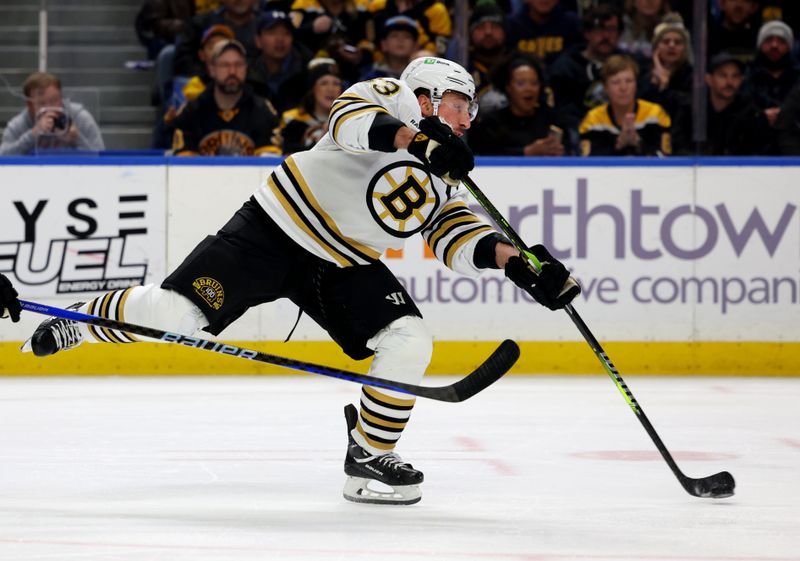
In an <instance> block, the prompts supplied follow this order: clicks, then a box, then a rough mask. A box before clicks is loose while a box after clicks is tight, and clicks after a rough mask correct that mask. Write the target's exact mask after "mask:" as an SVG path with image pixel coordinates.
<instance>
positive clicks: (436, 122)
mask: <svg viewBox="0 0 800 561" xmlns="http://www.w3.org/2000/svg"><path fill="white" fill-rule="evenodd" d="M408 151H409V152H410V153H411V155H412V156H415V157H416V158H417V159H419V160H420V161H421V162H422V163H424V164H425V165H426V166H427V167H428V170H429V171H430V172H431V173H432V174H433V175H438V176H439V177H441V178H442V180H443V181H444V182H445V183H447V184H448V185H453V186H456V185H458V183H459V181H461V179H463V178H464V176H466V175H467V174H468V173H469V172H470V171H472V168H474V167H475V157H474V156H473V155H472V150H470V149H469V146H467V144H466V143H465V142H464V141H463V140H461V139H460V138H459V137H457V136H456V135H455V133H454V132H453V129H451V128H450V125H448V124H447V123H446V122H444V121H443V120H442V119H441V118H439V117H425V118H424V119H422V121H420V123H419V132H418V133H417V134H416V135H415V136H414V138H413V139H412V140H411V144H409V145H408Z"/></svg>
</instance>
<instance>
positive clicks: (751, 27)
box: [708, 0, 759, 63]
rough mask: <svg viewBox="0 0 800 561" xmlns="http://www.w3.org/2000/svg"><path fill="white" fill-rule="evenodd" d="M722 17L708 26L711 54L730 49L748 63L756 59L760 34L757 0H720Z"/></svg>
mask: <svg viewBox="0 0 800 561" xmlns="http://www.w3.org/2000/svg"><path fill="white" fill-rule="evenodd" d="M719 9H720V19H719V20H717V21H715V22H713V23H711V24H710V25H709V29H708V54H709V56H711V57H713V56H714V55H716V54H718V53H721V52H723V51H724V52H726V53H730V54H733V55H735V56H737V57H739V59H740V60H741V61H742V62H744V63H748V62H751V61H752V60H753V58H755V48H754V47H755V44H756V38H757V34H758V19H759V18H758V2H757V1H756V0H719Z"/></svg>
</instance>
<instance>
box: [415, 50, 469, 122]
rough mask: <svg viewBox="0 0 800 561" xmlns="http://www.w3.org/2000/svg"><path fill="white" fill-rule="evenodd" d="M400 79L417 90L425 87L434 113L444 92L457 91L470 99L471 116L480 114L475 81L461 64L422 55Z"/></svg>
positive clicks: (437, 109) (437, 110)
mask: <svg viewBox="0 0 800 561" xmlns="http://www.w3.org/2000/svg"><path fill="white" fill-rule="evenodd" d="M400 79H401V80H402V81H404V82H405V83H406V84H408V85H409V86H410V87H411V89H412V90H413V91H414V92H416V91H417V90H418V89H424V90H425V91H426V92H428V96H429V97H430V98H431V103H433V114H434V115H436V114H438V112H439V102H440V101H442V95H443V94H444V92H457V93H460V94H464V95H465V96H467V99H468V100H469V118H470V120H473V119H474V118H475V117H476V116H477V115H478V100H477V99H476V98H475V81H474V80H473V79H472V76H470V74H469V72H467V71H466V70H464V67H463V66H461V65H460V64H457V63H455V62H453V61H452V60H447V59H446V58H437V57H420V58H417V59H414V60H412V61H411V62H410V63H409V65H408V66H406V69H405V70H403V74H402V75H401V76H400Z"/></svg>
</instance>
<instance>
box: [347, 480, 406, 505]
mask: <svg viewBox="0 0 800 561" xmlns="http://www.w3.org/2000/svg"><path fill="white" fill-rule="evenodd" d="M375 483H379V482H377V481H375V480H374V479H367V478H365V477H348V478H347V481H345V484H344V490H343V491H342V496H343V497H344V498H345V499H347V500H348V501H351V502H354V503H364V504H380V505H413V504H414V503H418V502H419V501H420V500H422V494H421V493H420V490H419V485H397V486H396V487H391V486H389V485H386V486H385V487H386V488H387V489H390V490H389V491H379V490H376V489H374V488H370V484H372V485H374V484H375Z"/></svg>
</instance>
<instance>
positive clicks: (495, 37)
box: [467, 0, 508, 102]
mask: <svg viewBox="0 0 800 561" xmlns="http://www.w3.org/2000/svg"><path fill="white" fill-rule="evenodd" d="M507 54H508V51H507V49H506V16H505V12H503V10H502V9H501V8H500V7H499V6H498V5H497V4H496V3H495V2H494V0H489V1H488V2H486V1H485V2H479V3H478V4H477V5H476V6H475V9H474V10H473V11H472V15H470V18H469V64H468V66H467V70H468V71H469V73H470V74H472V79H473V80H475V91H476V94H477V97H478V99H479V100H481V102H483V96H484V95H485V94H486V93H487V92H488V91H489V89H490V88H491V77H492V74H493V73H494V72H495V70H496V69H497V67H498V65H499V64H501V63H502V62H503V61H505V60H506V57H507Z"/></svg>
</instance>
